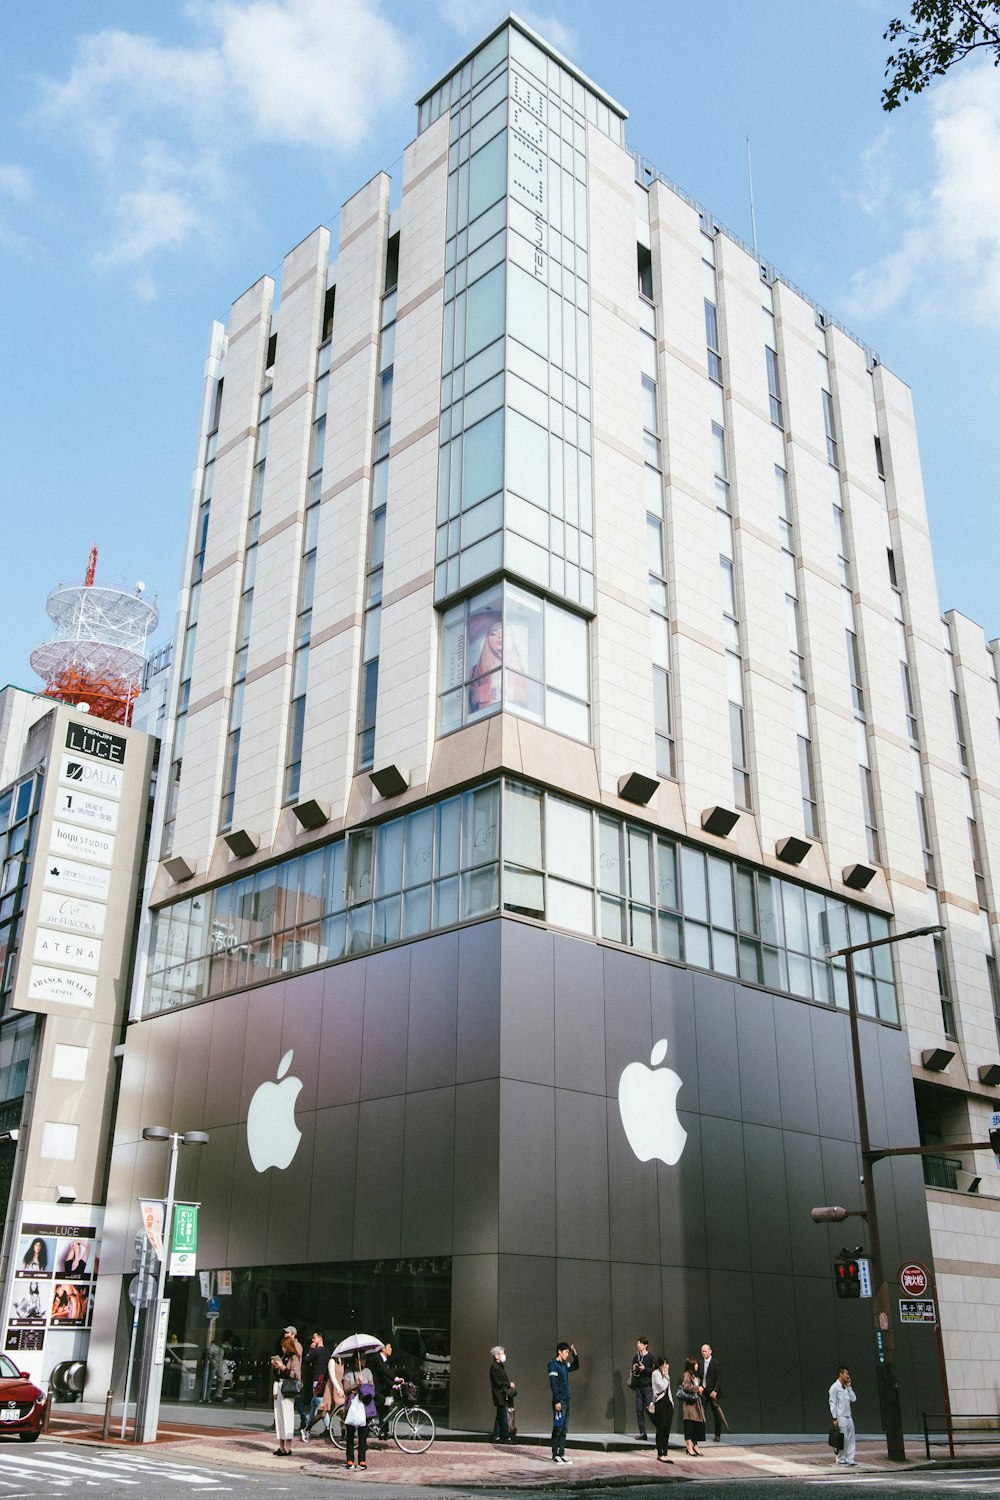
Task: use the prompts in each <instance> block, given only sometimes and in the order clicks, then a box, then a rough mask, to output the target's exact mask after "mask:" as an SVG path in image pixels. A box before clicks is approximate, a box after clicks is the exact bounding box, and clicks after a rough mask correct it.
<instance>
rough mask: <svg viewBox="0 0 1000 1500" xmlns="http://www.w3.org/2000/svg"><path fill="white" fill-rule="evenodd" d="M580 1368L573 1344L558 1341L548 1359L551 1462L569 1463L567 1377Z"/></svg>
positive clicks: (570, 1460) (570, 1461)
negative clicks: (553, 1352) (552, 1354)
mask: <svg viewBox="0 0 1000 1500" xmlns="http://www.w3.org/2000/svg"><path fill="white" fill-rule="evenodd" d="M579 1368H580V1359H579V1356H578V1354H577V1352H576V1346H575V1344H566V1343H563V1342H562V1341H560V1342H559V1343H558V1344H557V1345H556V1357H555V1359H550V1360H549V1385H550V1386H551V1387H552V1462H553V1463H554V1464H571V1463H572V1462H573V1460H572V1459H571V1458H567V1457H566V1433H567V1432H568V1431H569V1377H570V1375H571V1374H572V1372H573V1371H574V1370H578V1369H579Z"/></svg>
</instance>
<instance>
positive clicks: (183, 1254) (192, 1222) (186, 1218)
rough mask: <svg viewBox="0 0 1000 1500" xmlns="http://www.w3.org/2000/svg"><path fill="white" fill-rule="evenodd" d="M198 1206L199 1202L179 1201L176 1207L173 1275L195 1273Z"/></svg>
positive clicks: (171, 1271) (171, 1242)
mask: <svg viewBox="0 0 1000 1500" xmlns="http://www.w3.org/2000/svg"><path fill="white" fill-rule="evenodd" d="M198 1208H199V1205H198V1204H197V1203H178V1204H176V1205H175V1207H174V1229H173V1234H172V1236H171V1240H170V1267H169V1273H170V1275H171V1276H193V1275H194V1273H195V1252H196V1251H197V1249H198Z"/></svg>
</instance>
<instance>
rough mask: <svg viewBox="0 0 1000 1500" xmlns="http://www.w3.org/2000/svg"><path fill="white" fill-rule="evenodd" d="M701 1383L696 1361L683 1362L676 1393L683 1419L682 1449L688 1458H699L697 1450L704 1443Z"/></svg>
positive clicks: (703, 1410)
mask: <svg viewBox="0 0 1000 1500" xmlns="http://www.w3.org/2000/svg"><path fill="white" fill-rule="evenodd" d="M701 1391H702V1386H701V1381H700V1380H699V1379H698V1361H697V1360H696V1359H693V1358H692V1359H687V1360H685V1361H684V1375H683V1378H682V1379H681V1383H680V1388H679V1390H678V1392H677V1394H678V1396H679V1397H680V1401H681V1414H682V1416H683V1418H684V1448H685V1451H686V1453H687V1455H688V1457H689V1458H701V1457H702V1456H703V1455H702V1453H701V1452H700V1450H699V1448H698V1444H699V1443H703V1442H704V1441H705V1408H704V1406H703V1405H702V1400H701Z"/></svg>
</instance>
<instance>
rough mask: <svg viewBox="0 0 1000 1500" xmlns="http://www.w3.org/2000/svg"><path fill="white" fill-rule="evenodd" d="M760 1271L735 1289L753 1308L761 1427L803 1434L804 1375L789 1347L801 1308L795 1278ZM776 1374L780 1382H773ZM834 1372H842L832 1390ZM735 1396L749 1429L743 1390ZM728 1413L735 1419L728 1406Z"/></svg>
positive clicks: (735, 1389)
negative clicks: (790, 1330) (791, 1318)
mask: <svg viewBox="0 0 1000 1500" xmlns="http://www.w3.org/2000/svg"><path fill="white" fill-rule="evenodd" d="M754 1269H755V1273H756V1274H755V1275H754V1276H753V1277H752V1278H750V1277H746V1278H741V1280H742V1282H743V1284H742V1285H740V1286H738V1287H735V1288H734V1291H736V1292H737V1294H738V1295H741V1296H745V1297H748V1298H750V1300H751V1305H752V1308H753V1346H752V1347H753V1350H754V1354H755V1356H756V1366H757V1368H756V1371H755V1372H754V1374H755V1376H756V1380H755V1384H756V1391H755V1392H754V1394H755V1395H756V1396H757V1398H758V1401H759V1416H758V1417H757V1425H758V1427H759V1430H760V1431H762V1432H803V1431H805V1430H807V1426H808V1424H807V1423H806V1421H805V1416H804V1412H803V1395H804V1392H803V1388H802V1374H801V1371H800V1369H799V1361H798V1350H797V1349H796V1348H795V1346H794V1344H792V1345H790V1344H789V1338H788V1322H789V1315H790V1313H792V1312H793V1311H794V1307H795V1282H794V1278H793V1277H791V1276H780V1275H767V1274H762V1273H761V1272H760V1271H758V1270H757V1268H756V1267H755V1268H754ZM779 1371H780V1375H779V1374H778V1372H779ZM771 1372H774V1377H777V1378H773V1377H772V1373H771ZM735 1373H738V1372H735ZM834 1374H836V1371H834V1372H833V1374H831V1376H830V1379H829V1380H828V1381H827V1388H828V1389H829V1386H830V1385H831V1383H832V1381H833V1375H834ZM732 1394H733V1396H734V1397H736V1419H737V1421H738V1423H739V1425H740V1427H743V1426H745V1425H746V1422H745V1419H744V1418H743V1417H742V1415H741V1411H740V1407H741V1404H742V1400H741V1396H740V1388H739V1386H734V1387H733V1388H732ZM748 1394H749V1393H748ZM724 1410H725V1412H726V1415H727V1417H729V1420H730V1421H732V1420H733V1417H732V1415H731V1414H730V1411H729V1408H728V1406H726V1407H724ZM827 1425H829V1424H827ZM822 1430H823V1429H822V1427H820V1431H822Z"/></svg>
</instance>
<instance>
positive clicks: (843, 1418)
mask: <svg viewBox="0 0 1000 1500" xmlns="http://www.w3.org/2000/svg"><path fill="white" fill-rule="evenodd" d="M856 1399H857V1398H856V1397H855V1394H854V1387H853V1385H852V1384H851V1376H850V1372H849V1371H848V1370H847V1368H846V1367H845V1366H843V1365H842V1366H841V1367H840V1369H839V1370H838V1371H837V1378H836V1380H835V1381H834V1382H833V1385H831V1387H830V1417H831V1419H832V1421H833V1425H834V1427H836V1428H837V1430H838V1431H839V1432H841V1433H842V1434H843V1437H844V1451H843V1452H842V1453H838V1454H836V1455H835V1457H834V1460H833V1461H834V1463H835V1464H837V1465H838V1466H839V1467H840V1468H844V1469H853V1468H854V1466H855V1465H854V1447H855V1435H854V1414H853V1412H852V1410H851V1408H852V1407H853V1405H854V1402H855V1400H856Z"/></svg>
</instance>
